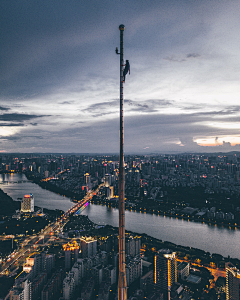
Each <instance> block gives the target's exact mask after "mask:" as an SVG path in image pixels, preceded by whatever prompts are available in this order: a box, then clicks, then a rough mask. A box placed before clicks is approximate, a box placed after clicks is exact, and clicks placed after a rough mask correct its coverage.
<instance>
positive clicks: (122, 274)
mask: <svg viewBox="0 0 240 300" xmlns="http://www.w3.org/2000/svg"><path fill="white" fill-rule="evenodd" d="M124 29H125V26H124V25H122V24H121V25H120V26H119V30H120V53H119V54H120V156H119V276H118V300H127V279H126V270H125V202H124V198H125V170H124V150H123V146H124V123H123V102H124V100H123V82H124V78H123V67H124V58H123V54H124V48H123V32H124Z"/></svg>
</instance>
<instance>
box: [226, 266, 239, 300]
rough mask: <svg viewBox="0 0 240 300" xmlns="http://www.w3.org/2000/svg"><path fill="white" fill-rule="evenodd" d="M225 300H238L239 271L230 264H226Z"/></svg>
mask: <svg viewBox="0 0 240 300" xmlns="http://www.w3.org/2000/svg"><path fill="white" fill-rule="evenodd" d="M225 267H226V300H239V288H240V271H239V270H238V269H237V268H236V267H235V266H234V265H233V264H232V263H230V262H229V263H226V264H225Z"/></svg>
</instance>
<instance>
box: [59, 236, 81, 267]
mask: <svg viewBox="0 0 240 300" xmlns="http://www.w3.org/2000/svg"><path fill="white" fill-rule="evenodd" d="M63 250H64V252H65V269H70V268H71V265H72V260H74V261H75V262H76V261H77V259H78V253H79V246H78V243H77V242H76V241H73V242H72V243H70V242H69V243H67V244H64V245H63ZM72 258H73V259H72Z"/></svg>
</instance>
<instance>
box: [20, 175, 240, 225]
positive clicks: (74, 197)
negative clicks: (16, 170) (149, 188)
mask: <svg viewBox="0 0 240 300" xmlns="http://www.w3.org/2000/svg"><path fill="white" fill-rule="evenodd" d="M25 175H26V177H27V179H28V180H31V181H32V182H34V183H36V184H38V185H39V186H40V187H41V188H43V189H46V190H48V191H51V192H54V193H56V194H58V195H62V196H64V197H65V196H66V197H68V198H70V199H71V201H73V202H78V201H79V200H81V199H82V198H83V197H84V193H81V194H79V193H74V192H71V191H69V190H64V189H62V188H60V187H58V186H56V185H54V184H52V183H50V182H48V181H43V180H42V179H41V178H39V177H36V176H34V174H33V173H32V172H26V173H25ZM91 202H92V203H94V204H96V205H105V206H107V207H113V208H117V209H118V202H117V201H111V200H107V199H106V198H104V199H103V200H102V199H101V198H99V197H97V196H95V197H93V199H92V200H91ZM125 208H126V210H129V211H135V212H140V213H147V214H151V215H159V216H165V217H170V218H172V217H175V218H176V219H182V220H186V221H188V222H198V223H202V224H209V225H210V226H211V225H216V226H218V227H225V228H229V229H232V228H233V229H234V228H240V223H239V222H238V223H237V221H236V220H223V219H209V218H208V217H207V216H206V215H204V216H196V215H194V214H193V215H191V214H190V215H189V214H181V213H179V212H176V213H175V212H170V213H169V212H167V211H162V210H161V209H160V207H159V208H151V207H148V206H144V205H143V204H141V206H139V205H136V206H132V205H128V203H127V202H126V205H125Z"/></svg>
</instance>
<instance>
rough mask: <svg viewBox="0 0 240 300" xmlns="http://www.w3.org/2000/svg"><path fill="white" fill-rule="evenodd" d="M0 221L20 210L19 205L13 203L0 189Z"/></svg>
mask: <svg viewBox="0 0 240 300" xmlns="http://www.w3.org/2000/svg"><path fill="white" fill-rule="evenodd" d="M0 207H1V209H0V219H2V218H4V217H5V216H8V215H11V214H13V213H14V212H15V211H16V210H17V209H20V207H21V203H20V202H19V201H14V200H13V199H12V198H11V197H10V196H9V195H8V194H6V193H4V191H3V190H1V189H0Z"/></svg>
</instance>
